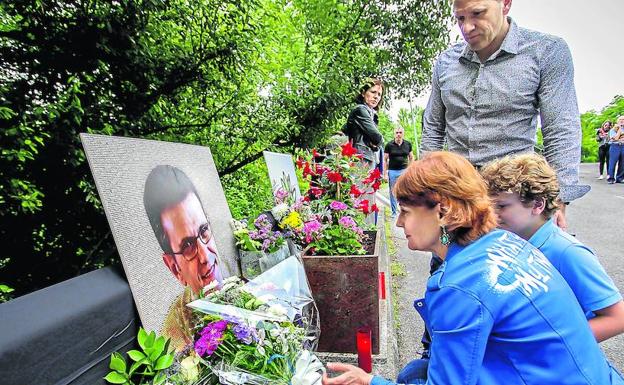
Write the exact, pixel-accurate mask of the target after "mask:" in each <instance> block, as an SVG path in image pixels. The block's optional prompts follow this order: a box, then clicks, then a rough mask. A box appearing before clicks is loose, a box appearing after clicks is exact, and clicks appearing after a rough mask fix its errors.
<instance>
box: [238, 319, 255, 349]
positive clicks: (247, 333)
mask: <svg viewBox="0 0 624 385" xmlns="http://www.w3.org/2000/svg"><path fill="white" fill-rule="evenodd" d="M232 331H233V332H234V336H235V337H236V339H237V340H239V341H241V342H242V343H245V344H247V345H249V344H250V343H252V342H254V341H257V340H258V335H257V333H256V330H255V329H254V328H251V327H249V326H247V325H246V324H245V323H243V322H240V323H237V324H236V325H234V327H233V328H232Z"/></svg>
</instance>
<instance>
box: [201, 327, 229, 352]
mask: <svg viewBox="0 0 624 385" xmlns="http://www.w3.org/2000/svg"><path fill="white" fill-rule="evenodd" d="M227 325H228V322H227V321H226V320H220V321H215V322H211V323H209V324H208V325H206V326H205V327H204V328H203V329H202V330H201V332H200V333H199V334H200V337H199V339H198V340H197V341H195V346H194V347H195V352H196V353H197V354H198V355H199V356H200V357H204V356H209V355H211V354H212V353H214V352H215V350H217V348H218V347H219V345H220V344H221V341H223V333H224V332H225V329H226V328H227Z"/></svg>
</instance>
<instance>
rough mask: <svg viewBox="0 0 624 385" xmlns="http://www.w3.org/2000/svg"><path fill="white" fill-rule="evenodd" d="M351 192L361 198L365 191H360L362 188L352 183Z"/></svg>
mask: <svg viewBox="0 0 624 385" xmlns="http://www.w3.org/2000/svg"><path fill="white" fill-rule="evenodd" d="M349 194H351V195H353V197H355V198H359V197H360V196H361V195H362V194H363V192H362V191H360V189H359V188H358V187H357V186H356V185H354V184H352V185H351V188H350V189H349Z"/></svg>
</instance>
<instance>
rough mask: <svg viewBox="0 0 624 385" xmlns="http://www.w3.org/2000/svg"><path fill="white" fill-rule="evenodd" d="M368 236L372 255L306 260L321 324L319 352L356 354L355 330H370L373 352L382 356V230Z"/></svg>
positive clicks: (307, 272) (306, 268)
mask: <svg viewBox="0 0 624 385" xmlns="http://www.w3.org/2000/svg"><path fill="white" fill-rule="evenodd" d="M369 233H372V234H371V236H373V237H374V239H375V244H374V246H373V250H374V251H373V254H371V255H349V256H335V255H333V256H304V257H303V264H304V266H305V270H306V275H307V277H308V282H309V283H310V288H311V289H312V295H313V296H314V299H315V301H316V305H317V307H318V310H319V318H320V321H321V339H320V341H319V346H318V351H320V352H332V353H357V349H356V343H355V333H356V330H357V329H358V328H359V327H370V329H371V331H372V333H371V334H372V344H373V353H374V354H378V353H379V252H380V246H381V245H380V241H379V238H380V231H373V232H369Z"/></svg>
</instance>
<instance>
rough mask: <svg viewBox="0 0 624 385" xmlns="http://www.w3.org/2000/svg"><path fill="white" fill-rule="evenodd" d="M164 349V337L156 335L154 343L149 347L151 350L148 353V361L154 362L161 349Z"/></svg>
mask: <svg viewBox="0 0 624 385" xmlns="http://www.w3.org/2000/svg"><path fill="white" fill-rule="evenodd" d="M164 349H165V337H158V338H157V339H156V341H155V342H154V345H153V346H152V348H151V350H152V351H151V352H150V354H149V358H150V361H152V362H154V361H156V360H157V359H158V357H160V355H161V354H162V352H163V350H164Z"/></svg>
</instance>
